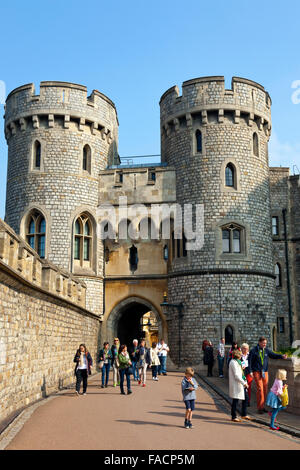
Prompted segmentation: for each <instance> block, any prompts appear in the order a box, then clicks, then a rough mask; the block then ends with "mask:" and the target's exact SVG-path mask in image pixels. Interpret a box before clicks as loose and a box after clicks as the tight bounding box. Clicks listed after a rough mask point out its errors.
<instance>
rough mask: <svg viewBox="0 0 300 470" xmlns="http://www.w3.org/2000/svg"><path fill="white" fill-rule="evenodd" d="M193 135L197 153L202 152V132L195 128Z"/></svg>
mask: <svg viewBox="0 0 300 470" xmlns="http://www.w3.org/2000/svg"><path fill="white" fill-rule="evenodd" d="M195 137H196V149H197V153H202V132H201V131H199V129H197V130H196V133H195Z"/></svg>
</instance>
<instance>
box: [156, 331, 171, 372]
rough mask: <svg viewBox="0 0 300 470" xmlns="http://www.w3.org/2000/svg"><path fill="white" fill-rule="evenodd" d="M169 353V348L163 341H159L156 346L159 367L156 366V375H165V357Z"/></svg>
mask: <svg viewBox="0 0 300 470" xmlns="http://www.w3.org/2000/svg"><path fill="white" fill-rule="evenodd" d="M168 352H170V348H169V346H168V345H167V344H166V343H165V341H164V340H163V339H161V340H160V343H158V345H157V353H158V358H159V362H160V365H159V366H158V375H161V374H162V375H167V356H168Z"/></svg>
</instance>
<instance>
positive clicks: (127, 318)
mask: <svg viewBox="0 0 300 470" xmlns="http://www.w3.org/2000/svg"><path fill="white" fill-rule="evenodd" d="M105 326H106V328H105V330H102V339H103V341H109V342H111V341H112V340H113V338H114V337H115V336H117V337H118V338H119V340H120V342H121V344H126V345H127V346H129V345H131V344H132V341H133V339H137V340H140V339H141V338H142V337H145V339H146V341H147V344H148V346H150V345H151V342H152V341H157V339H158V338H161V337H162V334H163V333H165V328H164V327H163V321H162V318H161V316H160V314H159V313H158V312H157V310H156V309H155V308H154V306H153V305H152V304H151V303H150V302H148V301H147V300H144V299H140V298H138V297H131V298H127V299H124V300H123V301H121V302H120V303H119V304H118V305H117V306H116V307H115V308H114V309H113V310H112V312H111V313H110V315H109V317H108V319H107V323H106V325H105ZM104 336H105V338H104Z"/></svg>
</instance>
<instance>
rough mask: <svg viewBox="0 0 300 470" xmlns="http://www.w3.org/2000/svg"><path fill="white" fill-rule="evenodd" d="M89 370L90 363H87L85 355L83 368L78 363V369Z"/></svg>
mask: <svg viewBox="0 0 300 470" xmlns="http://www.w3.org/2000/svg"><path fill="white" fill-rule="evenodd" d="M87 368H88V363H87V358H86V355H85V354H84V355H83V365H82V366H81V365H80V361H79V362H78V369H81V370H83V369H87Z"/></svg>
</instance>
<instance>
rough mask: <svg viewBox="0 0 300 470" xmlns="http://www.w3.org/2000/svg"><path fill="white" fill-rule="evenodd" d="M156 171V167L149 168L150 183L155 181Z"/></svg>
mask: <svg viewBox="0 0 300 470" xmlns="http://www.w3.org/2000/svg"><path fill="white" fill-rule="evenodd" d="M155 181H156V173H155V169H154V168H149V170H148V183H155Z"/></svg>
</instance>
